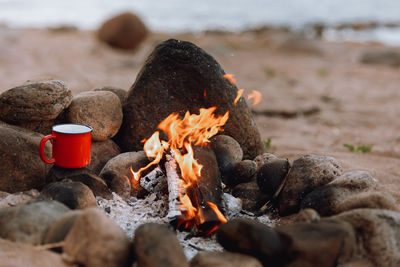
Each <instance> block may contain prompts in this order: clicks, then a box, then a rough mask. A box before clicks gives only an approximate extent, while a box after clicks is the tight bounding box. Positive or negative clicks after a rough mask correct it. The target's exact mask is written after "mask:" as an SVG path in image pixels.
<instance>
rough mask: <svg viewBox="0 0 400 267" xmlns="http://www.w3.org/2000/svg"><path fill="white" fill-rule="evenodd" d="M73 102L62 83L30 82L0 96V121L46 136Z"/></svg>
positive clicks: (53, 81) (52, 81) (70, 94)
mask: <svg viewBox="0 0 400 267" xmlns="http://www.w3.org/2000/svg"><path fill="white" fill-rule="evenodd" d="M71 100H72V93H71V90H69V89H68V88H67V87H66V86H65V84H64V83H63V82H61V81H56V80H51V81H43V82H29V83H27V84H24V85H21V86H18V87H14V88H12V89H10V90H8V91H5V92H4V93H2V94H1V95H0V120H3V121H5V122H8V123H11V124H15V125H20V126H23V127H25V128H28V129H31V130H34V131H38V132H42V133H47V132H49V131H51V126H52V125H53V124H54V120H55V119H56V118H57V116H59V115H60V113H61V112H62V111H63V110H64V109H65V108H67V107H68V106H69V105H70V104H71Z"/></svg>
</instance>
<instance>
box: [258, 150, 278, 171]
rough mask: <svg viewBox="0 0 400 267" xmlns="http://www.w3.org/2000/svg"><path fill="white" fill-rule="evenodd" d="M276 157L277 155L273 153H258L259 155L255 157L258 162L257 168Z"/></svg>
mask: <svg viewBox="0 0 400 267" xmlns="http://www.w3.org/2000/svg"><path fill="white" fill-rule="evenodd" d="M276 158H277V157H276V156H275V155H274V154H271V153H263V154H261V155H258V156H257V157H255V158H254V161H255V162H256V163H257V170H258V169H260V168H261V167H262V166H264V165H265V164H267V163H269V162H271V161H272V160H274V159H276Z"/></svg>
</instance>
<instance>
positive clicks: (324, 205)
mask: <svg viewBox="0 0 400 267" xmlns="http://www.w3.org/2000/svg"><path fill="white" fill-rule="evenodd" d="M377 186H378V181H377V180H376V179H375V178H374V177H372V176H371V174H370V173H369V172H366V171H351V172H346V173H344V174H343V175H342V176H340V177H339V178H337V179H335V180H333V181H332V182H330V183H329V184H326V185H324V186H321V187H319V188H317V189H315V190H314V191H312V192H311V193H309V194H308V195H306V196H305V197H304V199H303V200H302V202H301V208H312V209H315V210H316V211H317V212H318V213H319V214H321V215H322V216H330V215H334V214H338V213H340V212H342V211H345V210H347V209H349V208H351V207H352V206H353V207H356V206H357V205H361V206H362V205H363V204H362V203H361V202H359V201H357V200H355V199H354V200H351V201H350V202H348V203H347V204H344V203H345V202H346V201H348V200H349V199H350V198H353V197H354V196H355V195H356V194H357V193H361V192H367V191H372V190H375V189H376V188H377ZM356 199H359V198H356ZM362 199H365V198H364V197H362ZM359 200H360V199H359ZM371 201H372V200H368V202H371ZM377 205H378V204H377ZM361 206H360V207H361Z"/></svg>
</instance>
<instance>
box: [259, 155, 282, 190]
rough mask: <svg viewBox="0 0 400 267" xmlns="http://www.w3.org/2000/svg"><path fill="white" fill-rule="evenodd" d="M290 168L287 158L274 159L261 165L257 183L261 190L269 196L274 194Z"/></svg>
mask: <svg viewBox="0 0 400 267" xmlns="http://www.w3.org/2000/svg"><path fill="white" fill-rule="evenodd" d="M289 169H290V163H289V160H287V159H280V158H276V159H272V160H271V161H270V162H268V163H265V164H264V165H263V166H261V167H260V168H259V170H258V172H257V184H258V186H259V187H260V190H261V191H262V192H263V193H264V194H267V195H269V196H271V197H272V196H273V195H274V194H275V193H276V192H277V191H278V189H279V187H280V185H281V184H282V182H283V180H284V179H285V177H286V175H287V173H288V171H289Z"/></svg>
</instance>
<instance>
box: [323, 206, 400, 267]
mask: <svg viewBox="0 0 400 267" xmlns="http://www.w3.org/2000/svg"><path fill="white" fill-rule="evenodd" d="M331 218H336V219H339V220H343V221H346V222H348V223H350V224H351V225H352V226H353V228H354V229H355V232H356V233H357V238H358V240H360V242H361V245H362V247H363V251H362V252H363V257H365V258H368V259H369V260H370V261H372V262H373V263H374V266H399V265H400V213H398V212H393V211H389V210H377V209H354V210H350V211H346V212H343V213H341V214H339V215H336V216H333V217H331Z"/></svg>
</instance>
